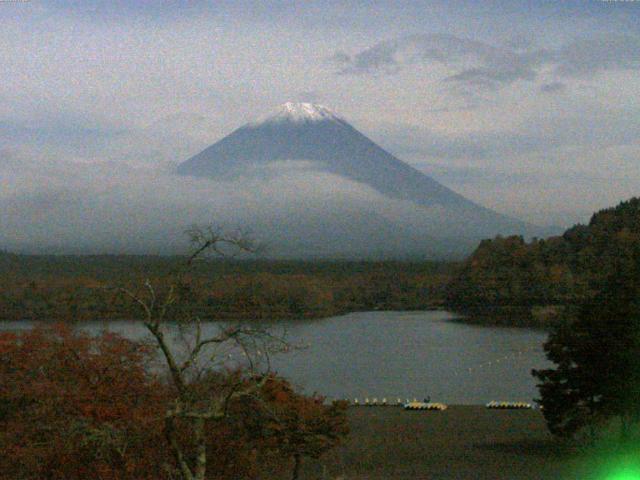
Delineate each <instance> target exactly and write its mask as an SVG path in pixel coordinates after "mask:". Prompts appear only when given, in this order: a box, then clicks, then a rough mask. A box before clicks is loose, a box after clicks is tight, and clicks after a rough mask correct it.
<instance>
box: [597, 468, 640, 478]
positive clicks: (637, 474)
mask: <svg viewBox="0 0 640 480" xmlns="http://www.w3.org/2000/svg"><path fill="white" fill-rule="evenodd" d="M605 480H640V470H639V469H638V468H637V467H631V466H622V467H620V468H616V469H615V470H613V471H612V472H610V473H609V474H608V475H607V476H606V477H605Z"/></svg>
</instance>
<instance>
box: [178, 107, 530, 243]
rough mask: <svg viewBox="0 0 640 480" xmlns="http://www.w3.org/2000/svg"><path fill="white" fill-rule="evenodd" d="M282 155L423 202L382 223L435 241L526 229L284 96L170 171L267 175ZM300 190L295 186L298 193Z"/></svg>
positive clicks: (393, 196) (322, 110)
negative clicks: (265, 113)
mask: <svg viewBox="0 0 640 480" xmlns="http://www.w3.org/2000/svg"><path fill="white" fill-rule="evenodd" d="M287 161H289V162H291V161H294V162H298V164H299V165H303V166H304V165H306V168H307V169H311V170H314V171H318V172H324V173H328V174H332V175H336V176H338V177H341V178H345V179H348V180H349V181H351V182H357V183H358V184H361V185H363V186H366V187H367V188H370V189H373V190H374V191H375V192H378V193H379V194H381V195H382V196H384V197H386V198H387V199H389V200H391V201H395V202H400V203H402V204H404V205H413V206H417V207H420V208H422V210H420V209H419V210H417V211H416V212H415V213H416V215H415V216H414V218H405V219H403V220H399V219H395V218H392V217H393V216H394V215H393V214H391V215H387V217H388V218H387V223H388V228H389V229H391V230H402V231H403V232H404V235H405V236H407V239H408V238H409V237H413V236H416V237H418V238H419V237H423V238H425V237H429V238H431V239H434V238H438V239H439V243H442V242H443V241H444V240H446V239H452V238H454V237H455V238H456V239H457V241H465V242H473V241H475V240H478V239H480V238H484V237H487V236H493V235H496V234H511V233H518V234H525V235H526V234H530V233H532V230H533V228H532V227H530V226H527V225H526V224H524V223H522V222H519V221H517V220H514V219H511V218H508V217H506V216H503V215H500V214H498V213H496V212H493V211H491V210H489V209H487V208H484V207H482V206H480V205H477V204H475V203H473V202H471V201H470V200H467V199H466V198H464V197H463V196H461V195H459V194H457V193H455V192H454V191H452V190H450V189H449V188H447V187H445V186H444V185H441V184H440V183H438V182H437V181H435V180H433V179H432V178H430V177H428V176H427V175H425V174H423V173H422V172H420V171H418V170H416V169H415V168H413V167H411V166H409V165H407V164H406V163H404V162H402V161H400V160H399V159H397V158H396V157H394V156H393V155H391V154H390V153H388V152H386V151H385V150H383V149H382V148H380V147H379V146H378V145H376V144H375V143H374V142H373V141H371V140H370V139H369V138H367V137H366V136H365V135H363V134H362V133H360V132H359V131H357V130H356V129H355V128H353V127H352V126H351V125H349V123H347V122H346V121H345V120H344V119H342V118H340V117H339V116H337V115H336V114H334V113H333V112H331V111H330V110H329V109H327V108H326V107H323V106H320V105H314V104H308V103H287V104H285V105H283V106H282V107H280V109H279V110H278V111H277V112H276V113H275V114H273V115H271V116H269V117H267V118H266V119H263V120H261V121H257V122H253V123H249V124H247V125H245V126H243V127H241V128H239V129H237V130H235V131H234V132H232V133H231V134H230V135H228V136H227V137H225V138H223V139H222V140H220V141H219V142H217V143H215V144H213V145H211V146H210V147H208V148H207V149H205V150H204V151H202V152H201V153H199V154H197V155H195V156H194V157H192V158H191V159H189V160H187V161H186V162H184V163H182V164H181V165H180V166H179V167H178V170H177V172H178V173H179V174H181V175H191V176H198V177H209V178H214V179H217V180H225V179H226V180H232V179H235V178H238V177H242V176H262V177H263V178H265V179H268V178H269V176H270V175H273V174H274V169H275V170H277V171H279V172H280V173H281V172H282V168H284V169H285V170H286V168H287V165H288V164H287V163H286V162H287ZM283 162H284V163H283ZM300 162H304V163H300ZM289 165H293V164H289ZM299 165H298V166H299ZM276 167H278V168H276ZM304 193H305V192H304V191H300V192H299V194H300V195H301V196H304ZM406 216H407V215H405V217H406ZM421 217H422V218H421ZM301 220H302V221H304V219H301ZM320 223H323V224H326V222H320ZM367 235H369V234H368V233H367ZM365 236H366V235H365Z"/></svg>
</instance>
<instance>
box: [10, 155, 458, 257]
mask: <svg viewBox="0 0 640 480" xmlns="http://www.w3.org/2000/svg"><path fill="white" fill-rule="evenodd" d="M256 173H257V174H256ZM265 173H268V175H266V176H265ZM0 185H2V189H0V224H1V225H2V226H3V228H2V229H0V247H1V248H8V249H10V250H18V251H28V252H58V253H65V252H66V253H69V252H83V253H105V252H111V253H123V252H127V253H176V252H179V253H182V252H185V251H186V250H187V247H188V245H187V243H186V238H185V237H184V235H183V233H182V232H184V230H185V229H186V228H188V227H189V226H190V225H193V224H210V223H215V224H216V225H218V226H222V227H226V228H229V229H232V228H236V227H238V228H243V229H250V230H251V231H253V232H254V234H255V236H256V237H257V238H259V239H260V240H263V241H266V242H267V244H268V245H270V246H271V247H272V248H271V249H269V250H268V251H267V254H273V255H300V254H303V255H308V254H309V253H310V252H315V253H316V254H317V255H323V254H336V253H337V252H345V253H350V254H354V253H355V254H359V255H366V254H367V253H371V252H374V251H376V249H380V251H383V250H384V249H386V250H389V248H391V247H390V246H389V245H391V244H394V243H395V244H398V245H400V249H401V250H402V251H403V252H406V251H407V248H406V245H411V242H412V241H414V242H415V243H414V244H413V247H415V249H416V250H415V251H416V252H420V251H422V253H423V254H424V252H425V248H426V246H425V240H424V232H425V231H427V230H429V229H433V225H434V224H436V225H437V224H438V222H445V223H446V221H447V219H448V218H449V215H447V214H446V213H445V212H443V211H442V210H441V207H437V206H434V207H432V208H427V207H421V206H417V205H415V204H413V203H411V202H408V201H401V200H393V199H390V198H387V197H385V196H384V195H382V194H380V193H378V192H377V191H375V190H373V189H372V188H370V187H367V186H365V185H363V184H360V183H357V182H353V181H350V180H348V179H346V178H344V177H340V176H336V175H332V174H329V173H326V172H323V171H321V170H318V169H317V168H315V166H314V164H312V163H310V162H305V161H298V162H294V161H286V162H274V164H273V165H271V167H270V169H269V171H268V172H264V171H259V172H254V171H251V170H248V171H247V174H246V175H245V176H243V177H241V178H238V179H234V180H232V181H214V180H209V179H198V178H191V177H182V176H176V175H173V174H172V173H171V172H166V171H159V170H149V169H142V168H135V167H129V166H126V165H122V164H116V163H106V162H88V161H87V162H73V161H68V160H64V159H55V158H49V157H47V156H42V155H37V154H36V155H34V154H31V153H25V152H16V151H7V150H4V151H1V152H0ZM407 229H410V230H409V231H408V230H407ZM328 232H330V233H328ZM416 232H421V233H420V234H418V233H416ZM414 234H415V235H414ZM412 235H413V237H412ZM403 238H404V239H405V240H406V242H407V243H406V245H405V246H402V243H403V241H404V240H403ZM411 238H414V240H411ZM389 242H391V243H389ZM294 246H295V248H296V249H297V250H294Z"/></svg>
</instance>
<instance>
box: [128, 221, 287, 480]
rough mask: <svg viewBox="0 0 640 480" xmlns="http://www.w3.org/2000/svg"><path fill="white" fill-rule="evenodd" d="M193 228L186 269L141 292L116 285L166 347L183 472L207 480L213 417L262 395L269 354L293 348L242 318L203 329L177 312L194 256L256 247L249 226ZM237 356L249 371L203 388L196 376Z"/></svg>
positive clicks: (176, 450) (171, 425)
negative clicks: (208, 430) (238, 229)
mask: <svg viewBox="0 0 640 480" xmlns="http://www.w3.org/2000/svg"><path fill="white" fill-rule="evenodd" d="M187 234H188V235H189V237H190V239H191V242H192V246H193V250H192V253H191V254H190V255H189V256H188V258H187V261H186V262H185V266H184V268H181V269H179V270H178V271H177V272H175V273H173V274H172V275H171V276H170V277H171V278H170V280H168V281H165V282H163V285H156V286H154V285H153V284H152V282H151V281H150V280H149V279H147V280H146V281H145V283H144V288H143V289H142V290H141V293H139V292H134V291H132V290H130V289H127V288H119V289H118V291H119V292H121V293H122V294H124V295H126V296H127V297H129V298H130V299H131V300H132V301H134V302H135V303H136V304H138V306H139V307H140V312H141V314H142V318H141V320H142V322H143V324H144V326H145V327H146V329H147V330H148V331H149V332H150V333H151V335H152V336H153V339H154V341H155V343H156V344H157V346H158V348H159V349H160V351H161V352H162V359H163V362H164V364H165V365H166V368H167V370H168V376H169V379H170V382H171V384H172V385H173V387H174V388H175V399H174V400H173V402H172V405H171V406H170V407H169V408H168V409H167V411H166V413H165V418H164V424H165V428H164V430H165V436H166V439H167V441H168V443H169V446H170V448H171V451H172V453H173V455H174V457H175V461H176V465H177V468H178V472H177V473H178V475H179V476H180V477H181V478H182V479H183V480H204V479H205V477H206V474H207V451H206V440H207V439H206V427H207V423H208V422H212V421H216V420H221V419H223V418H225V416H226V415H227V407H228V405H229V402H230V401H231V400H234V399H238V398H239V397H253V398H254V399H256V400H258V398H257V393H258V391H259V390H260V389H261V388H262V387H263V385H264V384H265V382H266V381H267V379H268V378H269V377H268V374H267V373H268V370H269V354H270V353H273V352H275V351H280V350H287V349H288V348H289V347H288V345H287V344H286V343H285V341H284V337H283V336H275V335H273V334H271V333H270V332H269V331H268V330H267V329H265V328H261V327H256V326H251V325H244V324H242V323H237V324H224V325H222V324H218V325H217V326H214V331H210V330H211V328H203V323H202V320H201V319H200V318H199V317H198V316H192V315H190V314H188V315H187V316H186V317H185V316H178V317H176V316H175V314H176V312H177V311H179V309H177V308H176V307H177V306H179V304H180V303H181V302H184V299H182V298H181V295H180V290H181V289H182V288H183V287H184V282H185V275H186V274H187V273H188V272H189V271H190V269H191V267H192V266H193V264H194V262H195V261H196V260H198V259H201V258H203V257H204V256H206V255H207V254H210V253H213V254H217V255H220V256H225V257H229V256H235V255H237V254H242V253H251V252H255V251H256V250H257V245H256V243H255V242H254V241H252V240H251V239H250V237H248V236H247V234H246V233H244V232H236V233H233V234H227V233H225V232H224V231H221V230H216V229H214V228H211V227H206V228H202V227H193V228H191V229H190V230H188V231H187ZM208 327H211V325H208ZM176 328H177V329H178V331H179V333H180V334H181V336H182V338H183V339H185V342H184V344H183V346H182V347H181V346H179V345H178V344H177V343H176V342H175V338H174V337H173V336H172V335H173V334H175V332H176ZM230 351H231V352H234V353H236V354H238V355H233V354H230V353H229V352H230ZM232 358H233V360H231V359H232ZM238 358H240V359H241V360H238ZM231 361H233V362H236V365H237V364H238V363H240V364H242V365H243V367H244V369H243V372H244V374H243V375H237V376H234V377H232V378H233V381H232V382H230V383H229V382H227V383H226V384H224V385H220V386H219V387H218V388H217V389H216V391H214V392H212V391H211V390H210V389H209V390H206V391H203V390H202V388H199V387H198V385H197V382H195V381H194V379H195V378H198V376H199V375H201V373H202V372H203V371H207V370H210V369H212V368H220V367H221V366H224V365H225V364H226V363H228V362H231ZM180 425H182V426H185V425H186V428H188V430H189V434H190V435H189V436H190V438H189V442H188V443H189V445H185V442H184V441H183V440H182V439H183V438H184V436H181V435H179V426H180ZM183 428H184V427H183ZM194 445H195V447H194Z"/></svg>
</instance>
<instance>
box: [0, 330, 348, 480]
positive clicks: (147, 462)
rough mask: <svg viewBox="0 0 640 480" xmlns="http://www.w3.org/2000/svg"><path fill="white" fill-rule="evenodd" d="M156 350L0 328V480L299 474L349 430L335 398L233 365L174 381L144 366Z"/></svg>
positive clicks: (106, 338)
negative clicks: (308, 461)
mask: <svg viewBox="0 0 640 480" xmlns="http://www.w3.org/2000/svg"><path fill="white" fill-rule="evenodd" d="M154 351H155V350H154V349H151V348H150V347H149V346H148V345H142V344H140V343H136V342H132V341H130V340H127V339H124V338H122V337H119V336H118V335H115V334H103V335H101V336H99V337H89V336H88V335H85V334H80V333H78V332H75V331H73V330H72V329H71V328H70V327H69V326H68V325H65V324H56V325H52V326H41V327H38V328H35V329H33V330H30V331H28V332H26V333H23V334H12V333H3V334H1V335H0V448H1V449H2V452H3V455H2V456H0V478H1V479H7V480H15V479H24V480H43V479H49V480H57V479H60V480H62V479H65V480H73V479H77V480H86V479H99V480H144V479H149V480H152V479H153V480H163V479H166V480H169V479H182V480H204V479H234V480H235V479H240V478H263V476H264V475H268V476H269V477H270V478H297V475H298V473H299V468H300V465H301V464H302V463H303V460H304V459H305V458H314V457H318V456H320V455H321V454H323V453H324V452H326V451H327V450H329V449H331V448H332V447H334V446H335V445H336V444H338V443H339V441H340V440H341V439H342V438H343V437H344V436H345V435H346V434H347V432H348V427H347V423H346V417H345V409H346V405H345V404H344V403H340V402H335V403H333V404H332V405H325V404H324V403H323V398H322V397H319V396H304V395H301V394H298V393H296V392H295V391H294V390H293V389H292V388H291V386H290V385H289V384H288V383H287V382H286V381H285V380H283V379H280V378H277V377H275V376H271V375H267V376H265V377H263V378H262V379H261V380H260V381H259V383H256V382H255V378H253V379H252V378H251V377H248V376H246V375H245V373H244V372H243V371H241V370H235V371H229V370H223V371H218V372H217V373H214V372H213V371H211V370H207V371H201V372H198V373H197V374H196V375H193V376H190V377H189V379H188V380H185V383H184V385H180V386H176V384H175V382H172V381H170V380H168V379H167V378H165V377H164V376H163V375H155V374H153V373H151V371H150V370H149V369H148V368H147V367H148V366H149V362H151V361H152V360H153V358H155V356H154V355H153V353H154ZM185 378H186V377H185ZM185 395H186V396H187V398H185ZM214 405H215V406H217V405H220V406H221V407H223V408H222V409H221V410H219V411H217V410H216V411H215V412H214V410H212V406H214ZM178 408H179V409H181V410H183V411H177V410H176V409H178ZM209 412H214V413H215V414H213V415H208V413H209ZM194 422H195V423H196V426H197V425H198V424H199V423H198V422H202V426H203V429H202V430H198V429H197V428H194V425H193V423H194ZM199 435H200V436H201V438H199ZM200 440H202V445H200ZM185 467H186V468H185Z"/></svg>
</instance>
